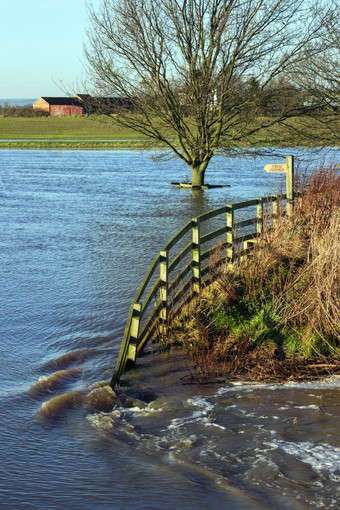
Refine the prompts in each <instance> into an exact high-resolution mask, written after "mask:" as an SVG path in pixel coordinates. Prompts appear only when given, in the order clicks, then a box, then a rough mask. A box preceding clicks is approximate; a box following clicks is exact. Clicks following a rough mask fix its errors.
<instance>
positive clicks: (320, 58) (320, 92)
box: [295, 0, 340, 136]
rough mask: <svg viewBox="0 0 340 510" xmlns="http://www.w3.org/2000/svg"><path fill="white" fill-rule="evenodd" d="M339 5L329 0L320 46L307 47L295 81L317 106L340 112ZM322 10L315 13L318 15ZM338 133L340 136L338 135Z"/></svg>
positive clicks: (331, 111) (321, 28)
mask: <svg viewBox="0 0 340 510" xmlns="http://www.w3.org/2000/svg"><path fill="white" fill-rule="evenodd" d="M339 9H340V4H339V1H338V0H330V2H329V4H328V9H327V11H326V12H323V13H322V23H321V26H320V30H319V41H318V45H316V46H315V45H313V46H311V47H310V46H309V45H308V46H307V47H306V50H305V56H304V58H303V60H302V62H301V64H300V66H299V67H298V69H297V71H298V72H297V73H296V75H295V76H296V82H298V83H299V84H301V85H302V86H303V87H304V88H305V89H306V90H308V95H309V100H310V101H311V102H312V103H313V105H314V107H315V108H323V109H324V110H326V111H327V110H328V111H329V112H330V113H333V114H338V113H339V109H340V71H339V69H340V18H339ZM319 16H320V13H319V12H318V11H316V12H315V17H319ZM338 136H339V135H338Z"/></svg>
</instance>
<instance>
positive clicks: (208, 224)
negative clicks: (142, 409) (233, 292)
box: [111, 192, 294, 387]
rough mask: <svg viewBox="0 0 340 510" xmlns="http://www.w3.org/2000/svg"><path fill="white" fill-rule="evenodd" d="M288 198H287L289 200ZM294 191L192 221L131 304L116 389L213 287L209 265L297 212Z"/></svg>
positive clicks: (229, 258) (241, 250) (246, 248)
mask: <svg viewBox="0 0 340 510" xmlns="http://www.w3.org/2000/svg"><path fill="white" fill-rule="evenodd" d="M287 195H288V196H287ZM293 199H294V198H293V193H292V192H291V193H288V194H285V195H273V196H270V197H266V198H256V199H254V200H248V201H246V202H240V203H237V204H228V205H225V206H223V207H220V208H218V209H214V210H213V211H210V212H207V213H205V214H202V215H200V216H198V217H197V218H193V219H191V220H190V221H188V223H186V225H184V227H183V228H182V229H181V230H180V231H179V232H177V234H175V235H174V237H173V238H172V239H170V241H169V242H167V243H166V245H165V246H164V247H163V249H162V250H161V251H160V252H159V253H158V254H157V256H156V257H155V259H154V261H153V262H152V264H151V266H150V267H149V270H148V271H147V273H146V275H145V277H144V280H143V281H142V283H141V286H140V287H139V290H138V292H137V294H136V296H135V298H134V300H133V302H132V305H131V308H130V312H129V316H128V320H127V323H126V328H125V332H124V337H123V341H122V344H121V349H120V353H119V357H118V361H117V364H116V366H115V369H114V374H113V377H112V380H111V386H112V387H114V386H115V385H116V384H117V383H118V382H119V379H120V377H121V374H122V372H123V371H124V369H125V368H126V366H127V365H129V364H134V363H135V360H136V356H137V355H138V354H139V353H140V352H141V351H142V350H143V349H144V347H145V345H146V343H147V342H148V340H150V339H152V338H155V337H156V336H158V338H161V337H162V335H163V336H165V335H166V333H167V330H168V325H169V318H170V317H171V316H173V315H174V314H176V312H178V311H179V309H180V308H181V307H183V306H184V305H185V304H186V303H188V302H189V301H190V300H191V299H192V298H193V297H194V296H195V295H197V294H198V293H199V292H200V290H201V288H202V286H203V285H206V284H208V283H209V281H210V280H209V278H210V275H209V269H210V268H209V266H210V265H211V263H212V260H214V264H215V265H216V264H217V265H220V264H232V263H233V262H234V261H235V259H236V258H237V257H244V256H247V255H248V254H249V253H251V251H252V250H253V246H254V243H255V242H256V240H257V238H258V236H259V235H261V233H262V231H263V221H264V217H265V218H266V221H267V220H268V221H269V222H271V221H274V219H275V217H277V215H279V214H282V213H284V210H283V211H282V210H280V208H283V209H285V208H286V209H287V214H288V215H290V214H292V207H291V206H292V200H293Z"/></svg>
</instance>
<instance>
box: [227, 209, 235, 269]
mask: <svg viewBox="0 0 340 510" xmlns="http://www.w3.org/2000/svg"><path fill="white" fill-rule="evenodd" d="M227 243H228V246H227V261H228V263H229V264H233V263H234V208H233V206H232V205H231V204H229V205H227Z"/></svg>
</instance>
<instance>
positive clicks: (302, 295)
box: [168, 167, 340, 381]
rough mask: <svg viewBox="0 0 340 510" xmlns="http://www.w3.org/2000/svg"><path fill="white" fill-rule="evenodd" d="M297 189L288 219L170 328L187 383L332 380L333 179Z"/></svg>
mask: <svg viewBox="0 0 340 510" xmlns="http://www.w3.org/2000/svg"><path fill="white" fill-rule="evenodd" d="M303 181H304V182H303V183H302V184H301V185H300V187H301V191H303V193H302V195H301V197H300V198H299V200H298V201H297V204H296V207H295V211H294V217H293V219H288V218H287V217H286V216H285V215H280V216H278V217H277V218H276V219H275V220H274V223H273V221H272V220H271V219H270V218H269V216H268V221H266V222H265V228H264V233H263V235H262V236H261V239H259V240H258V243H257V244H256V245H255V248H254V252H253V254H252V256H248V257H247V258H243V259H242V260H238V262H237V263H235V264H234V265H233V266H232V267H231V266H226V267H223V268H222V269H221V268H220V267H218V265H217V264H216V263H215V262H216V260H215V261H212V264H211V268H210V270H211V273H212V274H213V276H214V283H213V284H212V285H210V286H209V287H207V288H205V289H204V290H203V292H202V293H201V295H200V297H199V298H198V299H197V300H195V301H194V302H192V303H191V304H190V306H189V307H187V308H186V309H185V310H183V312H182V314H181V316H180V317H176V319H174V320H173V321H172V324H171V328H170V335H169V339H168V342H169V344H170V345H174V346H180V347H181V348H183V349H184V350H185V351H186V352H187V353H188V355H189V356H190V357H191V358H192V360H193V362H194V365H195V367H196V369H195V377H198V378H210V379H211V378H224V379H225V378H233V379H235V378H240V377H241V378H244V377H246V378H249V379H250V380H258V381H260V380H261V381H263V380H266V381H282V380H289V379H295V380H299V379H306V378H313V379H314V378H317V377H320V376H325V375H330V374H335V373H340V342H339V341H340V207H339V206H340V175H339V171H338V170H337V169H336V168H335V167H330V168H327V169H320V170H318V171H317V172H315V173H314V174H313V175H312V176H311V177H310V178H309V179H304V180H303Z"/></svg>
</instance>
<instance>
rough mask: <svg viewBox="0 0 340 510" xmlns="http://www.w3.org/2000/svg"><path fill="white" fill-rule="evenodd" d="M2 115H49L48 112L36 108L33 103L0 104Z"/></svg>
mask: <svg viewBox="0 0 340 510" xmlns="http://www.w3.org/2000/svg"><path fill="white" fill-rule="evenodd" d="M0 115H3V116H4V117H48V113H46V112H41V111H39V110H34V109H33V106H32V105H26V106H7V105H6V104H5V105H4V106H0Z"/></svg>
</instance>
